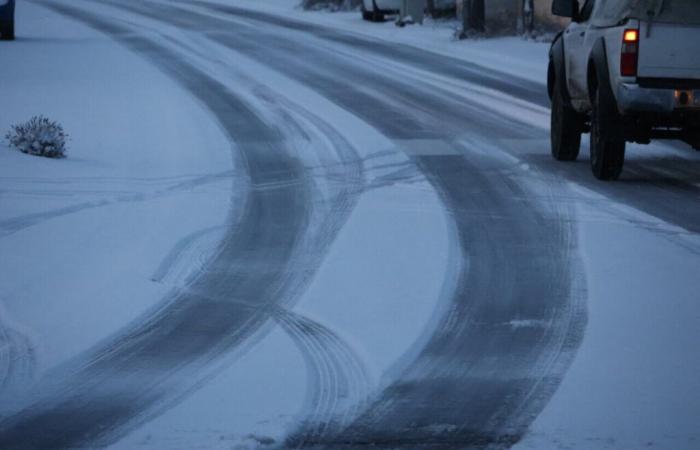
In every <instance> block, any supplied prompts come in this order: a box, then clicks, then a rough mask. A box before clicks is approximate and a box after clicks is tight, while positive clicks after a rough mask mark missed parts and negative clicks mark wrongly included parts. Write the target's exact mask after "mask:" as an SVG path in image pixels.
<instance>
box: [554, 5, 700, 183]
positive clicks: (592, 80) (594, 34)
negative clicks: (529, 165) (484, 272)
mask: <svg viewBox="0 0 700 450" xmlns="http://www.w3.org/2000/svg"><path fill="white" fill-rule="evenodd" d="M552 12H553V14H555V15H558V16H562V17H569V18H571V19H572V22H571V24H570V25H569V26H568V27H567V28H566V29H565V30H564V31H563V32H562V33H561V34H559V35H558V36H557V37H556V38H555V40H554V42H553V43H552V47H551V49H550V54H549V70H548V76H547V87H548V91H549V97H550V99H551V101H552V123H551V141H552V155H553V156H554V158H555V159H557V160H560V161H573V160H575V159H576V158H577V157H578V154H579V148H580V145H581V134H582V133H585V132H589V131H590V135H591V140H590V152H591V167H592V170H593V174H594V175H595V176H596V177H597V178H599V179H601V180H614V179H617V178H618V177H619V176H620V173H621V172H622V166H623V164H624V159H625V145H626V142H637V143H642V144H648V143H649V142H650V141H651V140H652V139H679V140H682V141H685V142H687V143H688V144H690V145H691V146H692V147H693V148H695V149H696V150H700V0H585V2H584V3H583V4H582V5H580V4H579V2H578V1H577V0H554V1H553V3H552Z"/></svg>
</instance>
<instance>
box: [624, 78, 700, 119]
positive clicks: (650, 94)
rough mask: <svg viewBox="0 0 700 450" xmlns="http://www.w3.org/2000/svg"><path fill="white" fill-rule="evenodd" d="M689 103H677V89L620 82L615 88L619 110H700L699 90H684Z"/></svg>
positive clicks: (667, 111) (669, 111) (638, 111)
mask: <svg viewBox="0 0 700 450" xmlns="http://www.w3.org/2000/svg"><path fill="white" fill-rule="evenodd" d="M684 92H686V93H687V94H689V97H690V103H689V104H685V105H681V104H680V103H679V95H678V94H679V91H677V90H676V89H668V88H649V87H641V86H639V85H638V84H634V83H620V85H619V86H618V89H617V104H618V106H619V109H620V112H621V113H623V114H626V113H659V114H669V115H670V114H673V113H674V112H676V111H680V110H700V90H694V91H693V90H688V91H684Z"/></svg>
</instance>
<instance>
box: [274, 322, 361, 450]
mask: <svg viewBox="0 0 700 450" xmlns="http://www.w3.org/2000/svg"><path fill="white" fill-rule="evenodd" d="M275 318H276V320H277V321H278V322H279V323H280V324H281V325H282V328H284V330H285V331H286V332H287V333H288V334H289V335H290V337H291V338H292V340H293V341H294V342H295V344H296V345H297V347H298V348H299V350H300V351H301V352H302V354H303V356H304V359H305V361H306V366H307V370H308V372H309V375H310V376H309V378H308V385H309V390H308V393H309V399H308V401H307V403H308V410H309V411H310V414H308V415H306V416H305V417H304V418H303V422H302V423H303V426H302V429H301V432H300V433H299V434H298V435H295V436H294V437H293V438H290V439H289V440H288V441H287V443H286V445H287V447H289V448H301V447H304V446H306V445H307V444H308V443H310V442H317V441H319V440H323V439H324V438H326V437H327V436H329V435H330V434H331V433H337V432H338V430H340V429H342V428H344V427H346V426H348V425H349V424H350V423H351V421H352V420H354V419H355V418H356V417H357V415H359V414H360V412H361V411H362V409H364V407H365V406H366V405H365V401H366V399H367V396H368V388H369V380H368V376H367V372H366V370H365V368H364V366H363V364H362V362H361V360H360V358H359V357H358V356H357V355H356V354H355V352H354V351H353V350H352V348H351V347H350V346H349V345H348V344H346V343H345V342H344V341H343V340H342V339H341V338H340V337H339V336H338V335H337V334H336V333H334V332H333V331H331V330H330V329H328V328H326V327H324V326H323V325H321V324H320V323H318V322H314V321H312V320H310V319H308V318H306V317H303V316H301V315H299V314H295V313H292V312H290V311H286V310H283V309H280V310H278V311H277V312H276V313H275Z"/></svg>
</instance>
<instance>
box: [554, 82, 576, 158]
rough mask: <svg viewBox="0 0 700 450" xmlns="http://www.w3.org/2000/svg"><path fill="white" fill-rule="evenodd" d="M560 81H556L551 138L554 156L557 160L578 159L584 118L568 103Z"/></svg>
mask: <svg viewBox="0 0 700 450" xmlns="http://www.w3.org/2000/svg"><path fill="white" fill-rule="evenodd" d="M559 83H560V81H559V80H556V81H555V82H554V92H553V93H552V112H551V128H550V138H551V142H552V156H553V157H554V159H556V160H557V161H576V158H578V153H579V150H580V149H581V132H582V129H583V119H582V118H581V116H580V115H579V114H578V113H577V112H576V111H574V109H573V108H571V106H569V105H567V104H566V101H565V100H564V97H563V95H562V92H561V86H560V84H559Z"/></svg>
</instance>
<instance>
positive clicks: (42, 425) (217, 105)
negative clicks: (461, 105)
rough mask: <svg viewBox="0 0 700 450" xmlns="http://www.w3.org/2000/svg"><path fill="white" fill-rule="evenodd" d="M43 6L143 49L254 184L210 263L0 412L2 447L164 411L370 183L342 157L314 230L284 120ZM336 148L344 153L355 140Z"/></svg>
mask: <svg viewBox="0 0 700 450" xmlns="http://www.w3.org/2000/svg"><path fill="white" fill-rule="evenodd" d="M46 6H48V7H49V8H51V9H53V10H54V11H57V12H59V13H61V14H64V15H67V16H70V17H73V18H75V19H78V20H80V21H82V22H84V23H86V24H88V25H90V26H92V27H94V28H97V29H98V30H101V31H103V32H105V33H107V34H109V35H111V36H112V37H114V38H115V39H117V40H119V41H120V42H122V43H124V44H125V45H127V46H128V47H129V48H131V49H132V50H135V51H136V52H137V53H140V54H142V55H145V56H146V57H148V58H149V59H150V60H151V61H153V62H154V63H155V64H156V65H157V66H158V67H160V68H161V69H162V70H163V71H164V72H166V73H167V74H168V75H170V76H171V77H172V78H173V79H175V80H176V81H177V82H179V83H180V84H181V85H182V86H183V87H184V88H185V89H187V90H188V91H190V92H191V93H192V94H193V95H194V96H195V97H196V98H197V99H198V100H200V101H201V102H202V103H203V104H204V105H205V106H206V107H207V108H208V109H210V110H211V112H212V114H213V115H214V116H215V117H216V118H217V120H218V121H219V122H220V123H221V124H222V127H223V128H224V130H226V131H227V132H228V134H229V136H230V138H231V140H232V141H234V142H235V143H236V144H237V147H238V149H239V150H240V155H238V156H237V155H236V154H234V158H237V157H238V158H239V159H240V160H239V161H238V164H237V165H236V166H237V167H243V168H245V169H246V170H247V177H248V178H249V191H248V193H247V197H246V198H245V204H244V205H243V208H242V209H243V213H242V215H241V217H240V218H239V220H238V221H237V222H236V223H229V224H228V229H227V233H226V236H225V238H224V240H223V242H222V244H221V246H220V248H219V250H218V252H217V254H216V255H214V257H213V258H212V260H210V261H209V262H208V263H207V265H206V267H205V270H203V271H202V273H201V274H200V275H199V276H198V277H197V278H196V279H194V280H192V282H190V283H189V284H187V285H186V286H185V287H184V288H182V289H176V290H174V291H173V293H172V294H171V295H169V296H168V297H167V298H166V299H164V301H163V302H162V303H161V305H160V306H159V307H158V308H156V309H155V310H154V311H152V312H151V313H150V314H147V315H146V316H145V317H143V318H142V319H141V320H139V321H137V322H135V323H134V324H132V325H131V326H130V327H128V328H127V329H125V330H124V331H122V332H121V333H119V334H118V335H117V336H114V337H112V338H110V339H108V340H107V341H106V342H103V343H101V344H100V345H98V346H97V347H96V348H94V349H93V350H92V351H90V352H89V354H87V355H81V356H80V357H78V358H76V360H74V361H71V362H69V363H67V364H66V365H65V366H64V367H62V368H59V369H57V370H55V371H53V372H51V373H49V374H48V375H47V376H46V377H44V378H43V379H42V380H41V381H42V383H39V386H38V387H37V389H35V390H34V391H33V392H32V393H31V396H30V397H29V399H28V400H27V402H26V403H27V404H26V408H24V409H21V410H19V411H17V412H16V413H15V414H13V415H12V416H11V417H8V418H6V419H4V420H2V421H1V422H0V447H1V448H4V449H5V448H7V449H12V448H21V449H26V448H46V447H52V448H55V447H58V448H67V447H75V446H81V445H90V446H102V445H106V444H108V443H110V442H114V441H115V440H116V439H118V438H119V437H120V436H121V435H123V433H125V432H127V431H128V429H129V428H130V427H133V426H135V425H136V424H137V423H139V421H140V420H146V419H148V418H151V417H152V414H154V411H160V412H162V409H159V408H162V407H163V405H168V404H171V403H172V402H173V401H174V400H173V399H174V398H177V397H178V394H179V393H182V392H184V391H187V390H188V388H190V387H192V386H194V385H196V384H197V382H198V380H199V378H201V377H199V376H198V374H199V373H200V372H205V370H204V369H205V368H206V367H207V366H209V365H211V364H212V363H214V362H216V361H217V360H219V359H221V358H222V357H223V356H224V355H225V354H227V353H230V352H231V351H232V349H234V348H236V347H237V346H240V345H241V344H243V343H245V342H246V341H248V340H249V339H250V338H251V336H253V335H254V334H255V333H256V332H258V331H259V330H261V328H262V327H263V326H264V325H265V324H266V323H269V321H270V320H271V318H272V315H271V314H272V311H273V310H274V307H275V306H276V305H278V304H285V303H287V304H289V303H293V301H294V300H295V296H298V295H299V293H300V292H301V291H302V290H303V288H304V287H305V284H306V283H307V282H308V280H310V278H311V276H312V274H313V272H314V270H315V268H316V266H317V264H318V263H320V260H321V258H322V256H323V255H322V254H320V252H323V251H324V250H325V248H326V247H327V245H329V244H330V242H331V241H332V239H333V238H334V235H335V233H336V232H337V230H338V229H339V228H340V227H341V226H342V223H343V222H344V220H345V218H346V217H347V215H348V214H349V212H350V211H349V210H350V209H351V208H352V206H353V205H354V202H353V200H352V198H350V197H352V196H356V195H357V194H358V193H359V191H360V190H361V189H357V190H356V189H354V188H352V186H353V182H352V181H353V180H358V179H360V180H361V161H359V160H357V159H356V158H355V159H354V160H353V161H350V160H345V162H346V164H342V165H340V166H339V167H341V168H343V169H342V170H345V171H346V172H347V178H348V180H347V181H348V183H347V186H349V187H350V189H349V190H348V191H347V192H346V193H345V194H343V193H340V194H339V195H338V196H336V197H334V198H332V199H331V201H329V202H328V203H329V204H328V205H326V206H327V211H324V212H323V214H320V215H321V217H322V220H320V222H321V224H320V225H319V226H316V225H317V224H315V225H314V231H315V234H314V235H313V236H305V235H306V234H307V233H308V231H309V225H310V223H311V222H310V221H311V220H312V219H313V218H314V217H316V216H315V215H314V214H315V209H314V203H313V195H315V194H314V190H315V189H316V188H317V186H315V183H314V181H313V180H312V179H311V178H310V177H308V174H307V170H306V169H305V168H304V167H303V166H302V164H301V163H300V161H299V160H298V159H297V157H296V156H294V149H290V148H287V147H286V142H285V140H284V138H283V136H281V135H280V134H279V132H278V130H276V129H274V128H271V127H269V126H267V125H266V124H265V123H264V122H263V121H261V119H260V118H259V116H258V115H257V114H256V113H255V112H253V111H252V110H251V109H250V108H249V106H248V105H247V104H246V103H244V102H243V101H241V100H240V99H239V98H238V97H237V96H235V95H234V94H232V93H231V92H230V91H229V89H228V88H227V87H226V86H224V85H222V84H221V83H219V82H218V81H216V80H215V79H213V78H211V77H209V76H207V75H205V74H204V73H203V72H201V71H200V70H199V69H197V68H195V67H193V66H190V65H189V64H187V63H186V62H185V61H184V60H183V59H182V58H181V57H180V56H179V55H178V54H176V53H174V52H172V51H170V50H168V49H166V48H164V47H162V46H160V45H158V44H156V43H155V42H153V41H150V40H148V39H146V38H143V37H141V36H138V35H136V34H134V33H132V31H131V30H130V29H127V28H124V27H123V26H121V25H117V24H116V23H115V22H114V20H112V19H109V18H106V17H103V16H98V15H95V14H93V13H89V12H87V11H84V10H80V9H78V8H76V7H74V6H68V5H67V4H46ZM335 137H336V138H337V136H335ZM330 139H331V140H332V139H333V137H330ZM335 150H337V151H338V152H339V155H340V158H341V159H342V158H346V159H347V158H348V157H349V156H350V155H348V152H349V151H351V150H352V148H351V147H348V148H342V149H335ZM352 156H353V157H354V152H352ZM341 172H342V171H341ZM341 172H337V173H335V175H336V176H340V173H341ZM360 184H361V183H360ZM355 191H357V192H355ZM316 218H317V219H318V217H316ZM310 242H313V243H314V244H313V245H310Z"/></svg>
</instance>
